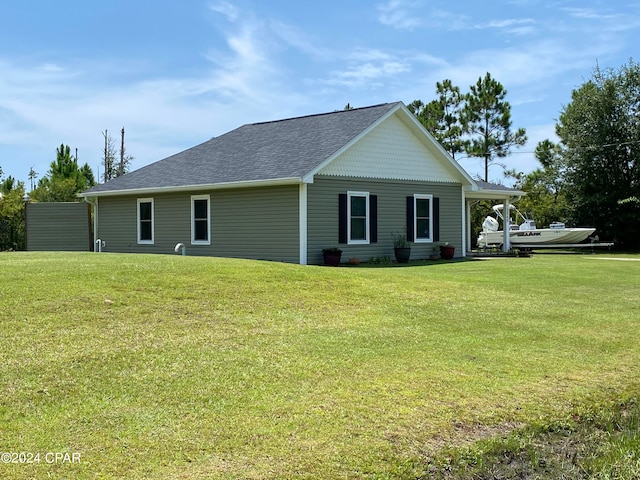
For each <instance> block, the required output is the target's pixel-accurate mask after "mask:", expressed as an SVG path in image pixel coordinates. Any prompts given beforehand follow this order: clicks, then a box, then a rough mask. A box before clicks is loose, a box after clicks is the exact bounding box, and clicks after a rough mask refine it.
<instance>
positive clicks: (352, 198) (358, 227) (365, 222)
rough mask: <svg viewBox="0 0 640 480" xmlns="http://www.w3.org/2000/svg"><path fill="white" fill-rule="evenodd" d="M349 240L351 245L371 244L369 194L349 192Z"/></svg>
mask: <svg viewBox="0 0 640 480" xmlns="http://www.w3.org/2000/svg"><path fill="white" fill-rule="evenodd" d="M347 198H348V202H347V216H348V221H347V228H348V229H349V230H348V232H347V238H348V240H349V241H348V242H347V243H349V244H368V243H369V193H368V192H347Z"/></svg>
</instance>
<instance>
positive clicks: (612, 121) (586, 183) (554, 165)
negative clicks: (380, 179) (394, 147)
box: [408, 60, 640, 249]
mask: <svg viewBox="0 0 640 480" xmlns="http://www.w3.org/2000/svg"><path fill="white" fill-rule="evenodd" d="M506 94H507V91H506V90H505V89H504V87H503V86H502V85H501V84H500V83H499V82H498V81H496V80H495V79H493V78H492V77H491V75H490V74H489V73H487V74H486V75H485V76H484V77H480V78H479V79H478V81H477V82H476V83H475V84H474V85H471V86H470V88H469V92H467V93H462V92H461V90H460V88H459V87H457V86H455V85H453V83H452V82H451V80H443V81H442V82H438V83H436V96H437V98H436V99H434V100H432V101H430V102H428V103H424V102H422V101H421V100H415V101H414V102H412V103H410V104H409V105H408V108H409V110H411V111H412V112H413V113H414V115H416V117H417V118H418V119H419V120H420V122H421V123H422V124H423V125H424V126H425V128H426V129H427V130H428V131H429V132H430V133H431V134H432V135H433V136H434V137H435V138H436V139H437V140H438V141H439V142H440V143H441V145H442V146H443V147H444V148H445V150H447V151H448V152H449V154H450V155H451V157H453V158H454V159H456V160H459V159H460V158H461V155H466V156H468V157H480V158H483V159H484V162H485V176H484V180H485V181H488V179H489V174H488V172H489V167H490V166H491V165H493V164H499V165H500V166H501V167H502V168H503V174H504V176H505V177H506V178H511V179H513V180H515V185H514V186H515V187H516V188H518V189H520V190H523V191H525V192H527V195H526V196H525V197H523V198H522V199H521V200H520V202H519V208H520V209H521V210H525V211H527V212H528V213H530V214H531V215H532V216H533V217H534V218H535V219H536V221H537V223H538V224H539V225H548V224H550V223H551V222H552V221H555V220H557V221H562V222H565V223H567V224H568V225H575V226H594V227H596V229H597V232H596V233H598V235H599V236H600V238H601V239H602V240H611V241H614V242H616V244H617V246H619V247H622V248H626V249H639V248H640V65H638V64H637V63H635V62H634V61H633V60H629V62H628V64H625V65H623V66H622V67H620V68H617V69H615V68H611V69H606V70H605V69H601V68H599V67H596V68H595V69H594V71H593V74H592V77H591V78H590V79H589V80H588V81H586V82H585V83H584V84H583V85H581V86H580V87H578V88H576V89H575V90H573V92H572V95H571V101H570V102H569V103H568V104H567V105H564V106H562V108H561V110H560V116H559V119H558V121H557V123H556V128H555V130H556V134H557V136H558V138H559V139H560V140H559V142H557V143H556V142H553V141H551V140H549V139H546V140H543V141H542V142H540V143H538V145H537V146H536V149H535V157H536V159H537V160H538V161H539V163H540V167H538V168H537V169H535V170H534V171H532V172H531V173H528V174H525V173H522V172H518V171H517V170H516V169H514V168H511V169H509V168H507V165H505V164H504V163H500V162H499V160H501V159H504V158H506V157H507V156H508V155H509V154H510V153H511V150H512V148H519V147H521V146H523V145H524V144H525V142H526V132H525V130H524V129H522V128H519V129H516V130H513V129H512V125H511V106H510V104H509V102H507V101H506ZM481 207H484V211H483V209H482V208H480V209H477V212H476V213H475V214H474V215H475V217H474V221H473V225H474V227H475V229H476V232H475V233H477V231H478V230H479V229H480V222H481V218H483V217H484V215H486V213H487V212H488V211H489V207H490V206H489V205H487V204H484V205H481Z"/></svg>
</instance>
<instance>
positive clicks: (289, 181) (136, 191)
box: [78, 177, 304, 198]
mask: <svg viewBox="0 0 640 480" xmlns="http://www.w3.org/2000/svg"><path fill="white" fill-rule="evenodd" d="M301 183H304V181H303V179H302V178H301V177H289V178H275V179H271V180H248V181H244V182H227V183H211V184H206V185H181V186H178V187H175V186H172V187H149V188H132V189H121V190H105V191H97V192H87V193H86V194H85V193H79V194H78V196H79V197H83V198H88V197H89V196H90V197H96V198H97V197H111V196H116V195H149V194H153V193H157V194H160V193H179V192H198V191H211V190H222V189H229V188H249V187H272V186H273V187H275V186H279V185H298V184H301Z"/></svg>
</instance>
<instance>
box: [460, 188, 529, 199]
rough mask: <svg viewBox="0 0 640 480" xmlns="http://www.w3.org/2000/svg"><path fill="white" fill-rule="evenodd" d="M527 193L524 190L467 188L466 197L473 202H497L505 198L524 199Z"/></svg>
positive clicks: (465, 190)
mask: <svg viewBox="0 0 640 480" xmlns="http://www.w3.org/2000/svg"><path fill="white" fill-rule="evenodd" d="M526 194H527V192H523V191H522V190H492V189H490V188H480V187H476V188H470V189H468V188H465V189H464V195H465V197H466V198H467V199H473V200H495V199H503V198H516V199H518V198H521V197H524V196H525V195H526Z"/></svg>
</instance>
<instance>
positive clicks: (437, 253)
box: [429, 243, 440, 260]
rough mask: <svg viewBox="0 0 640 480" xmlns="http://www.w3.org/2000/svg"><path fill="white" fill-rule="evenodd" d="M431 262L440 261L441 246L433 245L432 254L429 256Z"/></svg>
mask: <svg viewBox="0 0 640 480" xmlns="http://www.w3.org/2000/svg"><path fill="white" fill-rule="evenodd" d="M429 260H440V244H438V243H434V244H433V246H432V247H431V253H430V254H429Z"/></svg>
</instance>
